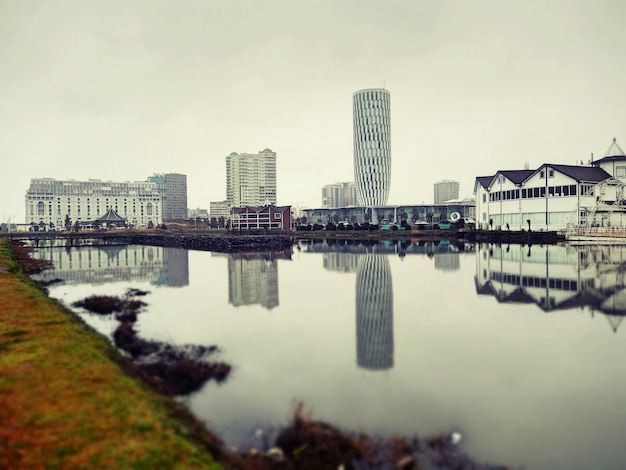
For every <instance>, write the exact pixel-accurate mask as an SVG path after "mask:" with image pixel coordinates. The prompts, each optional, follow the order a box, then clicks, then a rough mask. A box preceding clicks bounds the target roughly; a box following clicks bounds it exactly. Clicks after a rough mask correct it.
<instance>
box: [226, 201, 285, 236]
mask: <svg viewBox="0 0 626 470" xmlns="http://www.w3.org/2000/svg"><path fill="white" fill-rule="evenodd" d="M230 228H231V230H258V229H266V230H289V229H291V206H273V205H266V206H260V207H257V206H246V207H233V208H232V209H231V210H230Z"/></svg>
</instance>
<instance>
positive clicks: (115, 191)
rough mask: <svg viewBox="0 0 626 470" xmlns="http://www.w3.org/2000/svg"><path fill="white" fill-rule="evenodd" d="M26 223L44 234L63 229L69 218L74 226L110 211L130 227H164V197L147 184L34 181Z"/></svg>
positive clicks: (49, 179)
mask: <svg viewBox="0 0 626 470" xmlns="http://www.w3.org/2000/svg"><path fill="white" fill-rule="evenodd" d="M25 205H26V223H27V224H34V225H39V226H40V227H42V228H44V229H45V230H50V229H56V230H59V229H62V228H63V227H65V223H66V218H69V220H70V221H71V223H72V224H74V223H76V222H79V223H87V222H92V221H95V220H97V219H99V218H100V217H102V216H103V215H104V214H106V213H107V211H108V210H109V209H113V210H115V212H117V213H118V214H119V215H120V216H122V217H123V218H125V219H126V220H127V223H128V225H131V226H134V227H147V226H150V225H159V224H161V223H162V220H163V219H162V204H161V194H160V193H159V190H158V188H157V184H156V183H152V182H148V181H137V182H132V183H131V182H124V183H116V182H113V181H101V180H97V179H90V180H88V181H75V180H56V179H53V178H33V179H31V181H30V186H29V188H28V190H27V191H26V197H25Z"/></svg>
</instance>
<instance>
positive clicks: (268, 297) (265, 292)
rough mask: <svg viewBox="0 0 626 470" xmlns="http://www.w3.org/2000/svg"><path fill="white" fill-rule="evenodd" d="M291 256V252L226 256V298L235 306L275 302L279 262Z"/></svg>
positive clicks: (265, 305)
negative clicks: (280, 259) (279, 259)
mask: <svg viewBox="0 0 626 470" xmlns="http://www.w3.org/2000/svg"><path fill="white" fill-rule="evenodd" d="M277 258H282V259H291V251H290V250H285V252H264V253H231V254H230V255H229V257H228V301H229V302H230V303H231V304H232V305H234V306H235V307H239V306H241V305H253V304H260V305H262V306H263V307H265V308H267V309H270V310H271V309H272V308H274V307H276V306H277V305H278V261H277Z"/></svg>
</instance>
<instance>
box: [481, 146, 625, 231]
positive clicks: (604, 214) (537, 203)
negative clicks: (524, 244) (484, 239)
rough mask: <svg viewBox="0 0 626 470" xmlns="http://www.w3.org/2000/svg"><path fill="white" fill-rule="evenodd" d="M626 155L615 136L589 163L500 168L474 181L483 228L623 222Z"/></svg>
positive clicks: (554, 227)
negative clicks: (601, 152) (599, 154)
mask: <svg viewBox="0 0 626 470" xmlns="http://www.w3.org/2000/svg"><path fill="white" fill-rule="evenodd" d="M625 185H626V155H625V154H624V152H623V151H622V149H621V148H620V147H619V145H618V144H617V142H616V140H615V139H613V144H612V145H611V146H610V147H609V149H608V150H607V152H606V154H605V156H604V157H603V158H602V159H600V160H597V161H592V162H591V165H589V166H578V165H559V164H552V163H544V164H543V165H541V166H540V167H539V168H537V169H535V170H511V171H509V170H499V171H497V172H496V173H495V174H494V175H492V176H480V177H477V178H476V181H475V184H474V195H475V197H476V219H477V225H478V227H479V228H482V229H484V230H507V229H510V230H522V229H524V230H535V231H537V230H563V229H566V228H575V227H610V226H612V227H625V226H626V204H625V201H624V186H625Z"/></svg>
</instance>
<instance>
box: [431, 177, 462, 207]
mask: <svg viewBox="0 0 626 470" xmlns="http://www.w3.org/2000/svg"><path fill="white" fill-rule="evenodd" d="M434 196H435V198H434V200H435V204H443V203H445V202H446V201H450V200H454V199H458V198H459V182H458V181H452V180H442V181H438V182H436V183H435V184H434Z"/></svg>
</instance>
